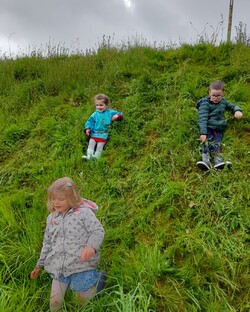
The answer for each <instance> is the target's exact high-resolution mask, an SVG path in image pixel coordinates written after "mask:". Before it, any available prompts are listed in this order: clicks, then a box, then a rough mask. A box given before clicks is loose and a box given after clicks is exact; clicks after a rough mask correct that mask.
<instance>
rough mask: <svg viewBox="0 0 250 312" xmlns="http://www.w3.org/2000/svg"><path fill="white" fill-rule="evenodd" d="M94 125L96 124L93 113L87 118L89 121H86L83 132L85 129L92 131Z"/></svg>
mask: <svg viewBox="0 0 250 312" xmlns="http://www.w3.org/2000/svg"><path fill="white" fill-rule="evenodd" d="M95 123H96V120H95V113H93V114H92V115H91V116H90V117H89V119H88V120H87V121H86V123H85V126H84V130H86V129H90V130H92V129H94V126H95Z"/></svg>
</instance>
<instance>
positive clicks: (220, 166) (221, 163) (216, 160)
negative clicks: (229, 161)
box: [214, 156, 225, 170]
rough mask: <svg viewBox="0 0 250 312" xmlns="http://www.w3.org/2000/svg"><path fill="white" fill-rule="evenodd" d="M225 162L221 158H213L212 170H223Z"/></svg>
mask: <svg viewBox="0 0 250 312" xmlns="http://www.w3.org/2000/svg"><path fill="white" fill-rule="evenodd" d="M224 167H225V162H224V161H223V158H222V157H221V156H214V169H219V170H221V169H224Z"/></svg>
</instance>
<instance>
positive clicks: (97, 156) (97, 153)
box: [93, 152, 102, 159]
mask: <svg viewBox="0 0 250 312" xmlns="http://www.w3.org/2000/svg"><path fill="white" fill-rule="evenodd" d="M101 154H102V152H95V154H94V155H93V157H94V158H96V159H98V158H100V157H101Z"/></svg>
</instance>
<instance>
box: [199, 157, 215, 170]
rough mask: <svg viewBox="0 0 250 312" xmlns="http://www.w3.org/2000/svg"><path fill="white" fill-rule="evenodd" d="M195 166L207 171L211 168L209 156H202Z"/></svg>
mask: <svg viewBox="0 0 250 312" xmlns="http://www.w3.org/2000/svg"><path fill="white" fill-rule="evenodd" d="M196 165H197V166H198V167H199V168H200V169H202V170H205V171H207V170H209V169H210V168H211V166H210V160H209V154H202V160H201V161H198V162H197V163H196Z"/></svg>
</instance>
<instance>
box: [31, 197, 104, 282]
mask: <svg viewBox="0 0 250 312" xmlns="http://www.w3.org/2000/svg"><path fill="white" fill-rule="evenodd" d="M97 208H98V207H97V205H96V204H95V203H93V202H91V201H88V200H85V199H83V203H82V205H81V206H80V207H78V208H71V209H69V211H67V213H66V214H65V215H64V216H63V215H62V214H61V213H59V212H57V211H54V212H52V213H50V214H49V216H48V217H47V221H46V230H45V233H44V240H43V247H42V250H41V254H40V258H39V260H38V262H37V265H36V266H37V267H39V268H43V267H44V268H45V270H46V271H47V272H49V273H52V274H53V275H54V276H55V278H57V277H59V276H60V275H61V274H63V275H64V276H69V275H71V274H73V273H78V272H82V271H88V270H91V269H95V268H97V266H98V264H99V261H100V255H99V252H98V251H99V248H100V246H101V244H102V241H103V238H104V234H105V233H104V229H103V227H102V225H101V223H100V222H99V220H98V219H97V218H96V216H95V212H96V210H97ZM86 246H91V247H93V248H94V249H95V250H96V253H95V255H94V256H93V257H92V258H91V259H90V260H89V261H82V260H81V258H80V255H81V251H82V249H83V248H84V247H86Z"/></svg>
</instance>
